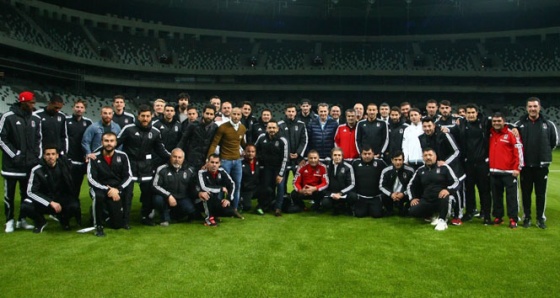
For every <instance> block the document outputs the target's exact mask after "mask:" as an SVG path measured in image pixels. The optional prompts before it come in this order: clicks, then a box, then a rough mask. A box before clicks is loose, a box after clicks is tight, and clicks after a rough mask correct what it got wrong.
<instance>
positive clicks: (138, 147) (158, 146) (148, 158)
mask: <svg viewBox="0 0 560 298" xmlns="http://www.w3.org/2000/svg"><path fill="white" fill-rule="evenodd" d="M151 121H152V113H151V111H150V107H149V106H147V105H141V106H139V107H138V119H137V120H136V121H135V122H134V123H133V124H129V125H127V126H125V127H124V128H123V130H122V131H121V133H120V134H119V136H118V138H117V140H118V144H119V146H121V145H122V148H123V151H124V152H125V153H126V154H127V155H128V158H129V160H130V166H131V172H132V179H133V180H134V181H136V182H138V184H139V185H140V202H141V203H142V209H141V212H140V213H141V217H142V219H141V221H142V224H144V225H148V226H152V225H154V223H153V221H152V219H151V218H150V217H149V214H150V213H151V212H152V209H153V204H152V201H153V200H152V194H153V192H152V183H151V180H152V179H153V176H154V173H153V172H154V156H153V154H157V155H159V157H160V158H162V159H164V160H168V159H169V156H170V154H169V152H168V151H167V150H165V146H164V145H163V141H162V139H161V133H160V131H159V130H158V129H157V128H155V127H153V126H152V125H151ZM133 195H134V194H133V191H131V192H130V196H129V197H127V198H125V199H126V200H127V202H126V206H127V208H126V212H125V218H126V219H125V223H126V224H128V219H129V218H128V216H129V215H130V206H131V203H132V197H133Z"/></svg>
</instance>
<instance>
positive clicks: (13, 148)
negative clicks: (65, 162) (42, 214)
mask: <svg viewBox="0 0 560 298" xmlns="http://www.w3.org/2000/svg"><path fill="white" fill-rule="evenodd" d="M34 107H35V95H34V94H33V93H31V92H29V91H24V92H22V93H20V94H19V96H18V103H16V104H14V105H13V106H12V107H11V108H10V111H8V112H6V113H4V114H3V115H2V118H1V119H0V147H1V148H2V153H3V154H2V177H3V178H4V208H5V209H4V212H5V215H6V230H5V232H6V233H12V232H13V231H14V229H15V228H19V227H22V228H24V229H33V226H32V225H29V224H27V222H26V221H25V219H24V218H23V217H22V216H21V212H20V216H19V217H18V220H17V222H15V221H14V211H15V204H14V203H15V195H16V184H17V183H18V182H19V193H20V198H21V199H22V200H23V199H24V198H25V197H26V188H27V181H28V179H29V171H30V170H31V168H33V167H34V166H35V165H37V163H38V162H39V160H40V158H41V155H42V151H41V119H40V118H39V117H38V116H36V115H33V114H32V113H33V108H34Z"/></svg>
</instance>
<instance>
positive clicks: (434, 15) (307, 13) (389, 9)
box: [45, 0, 560, 35]
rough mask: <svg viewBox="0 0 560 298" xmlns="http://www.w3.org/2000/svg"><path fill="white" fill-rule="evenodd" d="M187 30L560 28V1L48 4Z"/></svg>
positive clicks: (59, 0)
mask: <svg viewBox="0 0 560 298" xmlns="http://www.w3.org/2000/svg"><path fill="white" fill-rule="evenodd" d="M45 2H49V3H53V4H57V5H61V6H65V7H70V8H74V9H79V10H83V11H87V12H94V13H99V14H107V13H109V14H116V15H119V16H128V17H134V18H141V19H143V20H145V21H155V22H161V23H163V24H169V25H178V26H185V27H195V28H207V29H221V30H224V29H226V30H234V31H239V30H241V31H258V32H275V33H276V32H278V33H280V32H282V33H313V34H353V33H352V32H353V31H356V30H357V31H359V32H364V34H374V35H389V34H432V33H460V32H477V31H500V30H513V29H527V28H542V27H552V26H559V25H560V19H559V18H558V17H557V15H558V12H560V1H558V0H129V1H113V0H97V1H71V0H45Z"/></svg>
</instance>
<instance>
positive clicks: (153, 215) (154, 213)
mask: <svg viewBox="0 0 560 298" xmlns="http://www.w3.org/2000/svg"><path fill="white" fill-rule="evenodd" d="M155 216H156V209H152V212H150V214H148V218H149V219H154V217H155Z"/></svg>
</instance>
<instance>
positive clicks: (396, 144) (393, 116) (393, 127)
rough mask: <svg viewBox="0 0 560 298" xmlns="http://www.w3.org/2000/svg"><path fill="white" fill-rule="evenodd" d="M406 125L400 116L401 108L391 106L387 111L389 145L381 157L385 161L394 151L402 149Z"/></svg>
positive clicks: (387, 160)
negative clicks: (388, 111) (389, 110)
mask: <svg viewBox="0 0 560 298" xmlns="http://www.w3.org/2000/svg"><path fill="white" fill-rule="evenodd" d="M407 127H408V124H406V122H404V119H403V117H401V110H400V109H399V108H398V107H392V108H391V112H390V113H389V147H388V149H387V151H386V152H385V156H384V158H383V159H384V160H385V161H386V162H387V163H389V161H390V160H391V159H392V156H393V155H394V154H395V153H397V152H398V151H402V147H403V146H402V144H403V136H404V131H405V130H406V128H407Z"/></svg>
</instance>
